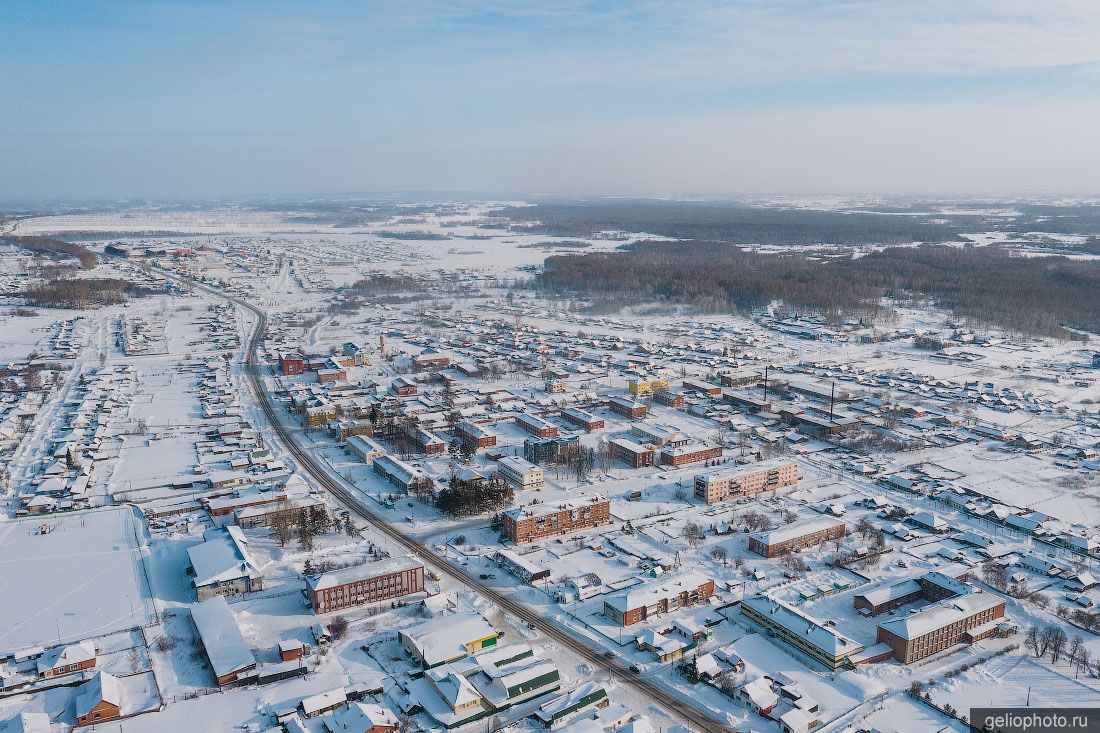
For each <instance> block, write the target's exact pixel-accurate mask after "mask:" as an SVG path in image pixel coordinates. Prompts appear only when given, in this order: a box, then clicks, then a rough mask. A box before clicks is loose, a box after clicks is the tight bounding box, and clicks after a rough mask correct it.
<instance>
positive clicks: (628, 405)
mask: <svg viewBox="0 0 1100 733" xmlns="http://www.w3.org/2000/svg"><path fill="white" fill-rule="evenodd" d="M607 407H608V409H610V410H611V411H612V412H614V413H615V414H616V415H622V416H623V417H626V418H630V419H631V420H641V419H642V418H643V417H645V416H646V415H647V414H648V413H649V408H648V407H646V406H645V403H644V402H637V401H635V400H631V399H627V398H626V397H612V398H611V399H610V400H608V401H607Z"/></svg>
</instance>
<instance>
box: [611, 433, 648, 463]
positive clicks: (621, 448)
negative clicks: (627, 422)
mask: <svg viewBox="0 0 1100 733" xmlns="http://www.w3.org/2000/svg"><path fill="white" fill-rule="evenodd" d="M607 445H608V448H609V449H610V451H611V456H612V458H614V459H615V460H617V461H622V462H623V463H625V464H627V465H628V466H633V467H634V468H644V467H645V466H652V465H653V455H654V449H653V446H652V445H640V444H638V443H635V442H634V441H633V440H627V439H626V438H612V439H611V440H609V441H607Z"/></svg>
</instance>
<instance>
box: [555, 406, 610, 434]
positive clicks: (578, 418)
mask: <svg viewBox="0 0 1100 733" xmlns="http://www.w3.org/2000/svg"><path fill="white" fill-rule="evenodd" d="M561 416H562V419H563V420H565V421H566V422H567V423H570V424H572V425H576V426H577V427H579V428H584V429H585V430H586V431H588V432H592V431H593V430H599V429H600V428H602V427H603V426H604V420H603V418H602V417H597V416H596V415H593V414H592V413H591V412H587V411H586V410H580V409H577V408H576V407H567V408H565V409H564V410H562V411H561Z"/></svg>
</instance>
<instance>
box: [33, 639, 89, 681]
mask: <svg viewBox="0 0 1100 733" xmlns="http://www.w3.org/2000/svg"><path fill="white" fill-rule="evenodd" d="M95 656H96V648H95V642H92V641H88V640H86V641H82V642H80V643H78V644H66V645H64V646H59V647H54V648H53V649H50V650H49V651H48V652H46V653H45V654H43V655H42V656H41V657H39V658H38V673H39V674H44V673H46V672H49V671H50V670H51V669H57V668H58V667H67V666H68V665H70V664H80V663H81V662H87V661H88V660H90V659H95Z"/></svg>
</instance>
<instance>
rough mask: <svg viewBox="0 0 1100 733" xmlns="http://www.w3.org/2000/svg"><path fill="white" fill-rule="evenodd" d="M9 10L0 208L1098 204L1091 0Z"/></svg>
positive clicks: (0, 117) (1096, 26) (2, 16)
mask: <svg viewBox="0 0 1100 733" xmlns="http://www.w3.org/2000/svg"><path fill="white" fill-rule="evenodd" d="M0 20H2V21H3V22H4V25H5V27H6V28H7V29H8V31H9V32H8V34H7V36H8V38H7V39H6V43H7V48H6V50H5V53H3V54H0V91H2V92H3V95H4V99H5V100H6V104H5V109H4V111H3V112H2V113H0V171H2V175H0V200H6V201H24V202H36V201H52V200H80V199H82V200H89V199H90V200H97V201H103V200H108V201H109V200H116V199H119V198H124V199H132V198H137V199H146V198H148V199H156V200H193V199H208V198H214V197H222V198H247V197H263V196H295V195H299V196H319V197H323V196H341V195H345V196H364V195H370V194H371V192H376V195H377V194H381V193H383V192H399V193H403V194H416V193H417V192H422V193H423V194H427V193H441V192H452V193H463V194H468V195H483V196H504V197H509V196H515V197H532V196H536V195H543V196H550V195H562V196H578V195H580V196H628V197H635V196H637V197H649V196H661V195H695V196H710V197H728V196H738V195H761V194H768V193H769V192H773V193H775V192H788V193H792V194H796V195H799V194H802V195H816V194H838V195H904V196H912V197H931V196H943V197H963V196H967V195H970V196H977V197H996V196H1029V195H1059V194H1068V195H1073V194H1085V195H1087V194H1096V193H1100V145H1097V144H1096V143H1095V132H1094V128H1095V120H1096V119H1097V117H1098V113H1100V44H1098V43H1096V39H1097V38H1100V5H1098V4H1096V3H1091V2H1084V1H1081V0H1061V1H1058V2H1049V3H1042V4H1034V3H1025V2H1022V1H1018V0H1009V1H1006V2H993V1H991V0H980V1H973V2H947V1H946V0H936V1H934V2H928V3H921V4H920V5H919V6H918V5H909V4H900V5H899V4H897V3H890V2H886V1H885V0H859V1H855V2H839V1H838V2H820V3H817V2H805V1H800V0H789V1H787V2H776V3H757V2H752V1H750V0H744V1H738V2H706V1H699V2H685V3H676V4H669V5H665V4H661V3H649V2H643V3H618V4H607V3H588V2H579V1H578V2H556V3H553V2H547V3H520V2H516V3H512V2H496V1H492V2H425V3H416V4H415V7H406V6H405V5H402V4H396V3H369V4H366V5H363V6H360V5H357V4H354V3H320V4H302V3H293V2H281V3H263V4H258V3H243V4H233V5H228V6H226V5H222V4H219V3H214V2H207V1H204V0H188V1H187V2H179V3H160V4H139V3H130V2H120V1H114V2H103V3H96V4H84V3H57V4H51V5H41V4H36V3H29V2H22V1H17V2H12V3H6V4H5V5H4V6H3V7H0ZM347 192H362V193H347ZM476 192H485V193H482V194H477V193H476Z"/></svg>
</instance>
